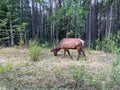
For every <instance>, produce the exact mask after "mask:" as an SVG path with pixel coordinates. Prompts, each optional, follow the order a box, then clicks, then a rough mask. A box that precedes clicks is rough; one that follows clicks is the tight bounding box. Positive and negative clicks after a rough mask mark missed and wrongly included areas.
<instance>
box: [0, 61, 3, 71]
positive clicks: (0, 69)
mask: <svg viewBox="0 0 120 90" xmlns="http://www.w3.org/2000/svg"><path fill="white" fill-rule="evenodd" d="M3 71H4V68H3V66H2V64H1V63H0V73H2V72H3Z"/></svg>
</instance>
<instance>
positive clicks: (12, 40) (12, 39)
mask: <svg viewBox="0 0 120 90" xmlns="http://www.w3.org/2000/svg"><path fill="white" fill-rule="evenodd" d="M10 36H11V45H12V46H13V45H14V35H13V25H12V19H11V17H10Z"/></svg>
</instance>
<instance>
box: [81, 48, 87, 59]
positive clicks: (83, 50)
mask: <svg viewBox="0 0 120 90" xmlns="http://www.w3.org/2000/svg"><path fill="white" fill-rule="evenodd" d="M81 51H82V53H83V55H84V56H85V57H86V55H85V52H84V50H83V49H81Z"/></svg>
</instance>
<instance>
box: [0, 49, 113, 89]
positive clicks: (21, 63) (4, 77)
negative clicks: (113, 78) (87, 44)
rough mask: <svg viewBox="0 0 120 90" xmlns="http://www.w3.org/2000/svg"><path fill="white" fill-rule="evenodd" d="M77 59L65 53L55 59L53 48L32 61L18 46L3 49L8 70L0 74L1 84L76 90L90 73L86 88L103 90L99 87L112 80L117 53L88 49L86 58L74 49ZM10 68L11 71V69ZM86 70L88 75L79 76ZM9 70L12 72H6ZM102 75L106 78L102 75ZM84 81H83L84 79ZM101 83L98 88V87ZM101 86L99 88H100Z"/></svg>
mask: <svg viewBox="0 0 120 90" xmlns="http://www.w3.org/2000/svg"><path fill="white" fill-rule="evenodd" d="M70 52H71V55H72V57H73V59H70V57H69V56H68V55H66V56H64V55H63V54H64V53H63V51H62V50H61V51H60V52H58V56H54V55H53V53H52V52H51V51H50V49H48V48H47V49H46V48H43V49H42V52H41V55H40V57H39V60H38V61H35V62H34V61H31V60H30V57H29V54H28V50H27V49H25V48H24V49H19V48H15V47H11V48H2V49H0V63H1V65H2V67H4V71H3V72H2V73H1V74H0V85H1V87H6V88H23V89H31V90H32V88H47V89H48V88H59V89H60V90H64V89H65V90H68V89H66V88H69V89H70V88H71V90H75V88H76V85H77V86H79V85H78V83H77V84H76V78H78V79H79V77H76V76H77V75H81V76H82V79H83V78H84V77H83V76H85V75H87V74H89V79H88V77H86V78H85V79H84V81H83V82H84V85H85V86H87V87H84V86H83V85H82V84H81V87H82V89H83V90H85V89H86V88H87V89H89V90H96V89H101V87H100V86H99V84H100V85H102V84H104V83H105V82H106V80H107V82H109V81H110V77H109V75H110V73H111V69H112V62H113V60H114V54H112V53H105V52H103V51H94V50H87V49H86V50H85V53H86V59H87V60H85V58H84V57H83V55H81V56H80V59H79V60H76V58H77V54H78V53H77V51H76V50H70ZM9 67H10V69H9ZM82 67H85V72H84V75H82V74H81V73H80V74H79V73H76V72H77V71H80V72H81V71H82V70H83V69H82ZM6 68H8V69H6ZM101 74H102V75H101ZM82 79H80V80H82ZM97 83H98V85H97ZM95 85H96V86H97V87H96V86H95ZM63 88H64V89H63Z"/></svg>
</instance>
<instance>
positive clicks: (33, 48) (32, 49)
mask: <svg viewBox="0 0 120 90" xmlns="http://www.w3.org/2000/svg"><path fill="white" fill-rule="evenodd" d="M40 54H41V47H40V46H39V45H38V43H37V42H36V41H30V42H29V55H30V59H31V60H32V61H37V60H38V59H39V55H40Z"/></svg>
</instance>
